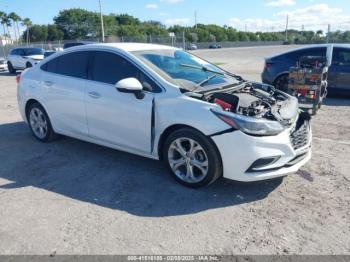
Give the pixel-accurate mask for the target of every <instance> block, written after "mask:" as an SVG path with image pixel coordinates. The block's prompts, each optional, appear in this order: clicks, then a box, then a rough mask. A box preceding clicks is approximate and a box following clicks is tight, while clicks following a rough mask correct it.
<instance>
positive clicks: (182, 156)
mask: <svg viewBox="0 0 350 262" xmlns="http://www.w3.org/2000/svg"><path fill="white" fill-rule="evenodd" d="M168 161H169V164H170V168H171V169H172V171H173V172H174V174H175V175H176V176H177V177H178V178H179V179H181V180H182V181H184V182H186V183H191V184H192V183H198V182H201V181H202V180H203V179H205V177H206V176H207V174H208V167H209V161H208V157H207V154H206V152H205V150H204V149H203V147H202V146H201V145H200V144H199V143H198V142H196V141H195V140H193V139H190V138H178V139H176V140H174V141H173V142H172V143H171V145H170V147H169V150H168Z"/></svg>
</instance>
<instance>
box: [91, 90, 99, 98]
mask: <svg viewBox="0 0 350 262" xmlns="http://www.w3.org/2000/svg"><path fill="white" fill-rule="evenodd" d="M89 96H90V97H91V98H93V99H99V98H100V97H101V95H100V94H99V93H97V92H94V91H93V92H89Z"/></svg>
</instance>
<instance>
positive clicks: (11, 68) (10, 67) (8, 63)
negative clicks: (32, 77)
mask: <svg viewBox="0 0 350 262" xmlns="http://www.w3.org/2000/svg"><path fill="white" fill-rule="evenodd" d="M7 67H8V70H9V73H10V74H16V69H14V68H13V65H12V64H11V62H7Z"/></svg>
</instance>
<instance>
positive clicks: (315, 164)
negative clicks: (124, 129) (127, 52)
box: [0, 46, 350, 255]
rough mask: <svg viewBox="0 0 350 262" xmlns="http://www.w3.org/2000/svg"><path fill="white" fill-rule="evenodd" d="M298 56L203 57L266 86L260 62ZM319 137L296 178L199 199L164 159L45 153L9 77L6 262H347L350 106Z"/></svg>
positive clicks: (337, 104)
mask: <svg viewBox="0 0 350 262" xmlns="http://www.w3.org/2000/svg"><path fill="white" fill-rule="evenodd" d="M289 48H293V47H291V46H289V47H285V46H283V47H278V46H277V47H255V48H236V49H221V50H211V51H209V50H200V51H196V52H195V53H196V54H198V55H200V56H202V57H204V58H206V59H208V60H210V61H211V62H215V63H218V64H221V66H222V67H224V68H226V69H229V70H231V71H233V72H235V73H239V74H242V75H243V76H244V77H246V78H249V79H253V80H259V79H260V73H261V71H262V67H263V57H264V56H268V55H270V54H274V53H278V52H281V51H283V50H285V49H289ZM135 102H136V100H135ZM312 127H313V133H314V141H313V158H312V160H311V161H310V163H308V164H307V165H306V166H305V167H303V168H302V170H301V171H299V172H298V173H297V174H294V175H290V176H288V177H286V178H284V179H277V180H271V181H265V182H258V183H248V184H245V183H238V182H233V181H228V180H224V179H221V180H219V181H218V182H217V183H215V184H213V185H212V186H210V187H207V188H204V189H199V190H191V189H188V188H184V187H182V186H180V185H179V184H177V183H176V182H175V181H173V179H172V178H171V177H170V176H169V175H168V173H167V170H166V169H165V168H164V166H163V165H162V164H161V163H160V162H157V161H153V160H149V159H145V158H141V157H138V156H134V155H131V154H127V153H123V152H120V151H116V150H112V149H108V148H104V147H100V146H97V145H93V144H89V143H85V142H81V141H78V140H74V139H70V138H66V137H64V138H61V139H60V140H58V141H56V142H53V143H50V144H42V143H39V142H38V141H36V140H35V139H34V138H33V137H32V135H31V133H30V132H29V129H28V128H27V126H26V125H25V124H24V123H23V122H22V120H21V118H20V115H19V113H18V110H17V102H16V83H15V77H14V76H11V75H8V74H7V73H2V74H1V75H0V254H46V255H47V254H150V253H151V254H350V223H349V221H350V219H349V218H350V173H349V170H350V161H349V159H350V157H349V156H350V99H349V98H347V99H344V98H331V99H327V101H326V103H325V105H324V106H323V108H322V110H321V111H320V112H319V114H318V115H317V116H316V117H314V119H313V122H312Z"/></svg>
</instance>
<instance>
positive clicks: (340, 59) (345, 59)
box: [332, 48, 350, 66]
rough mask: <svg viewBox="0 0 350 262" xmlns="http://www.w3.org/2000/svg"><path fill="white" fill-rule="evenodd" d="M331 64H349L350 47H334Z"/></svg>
mask: <svg viewBox="0 0 350 262" xmlns="http://www.w3.org/2000/svg"><path fill="white" fill-rule="evenodd" d="M332 63H333V64H335V65H346V66H350V49H345V48H335V49H334V51H333V62H332Z"/></svg>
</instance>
